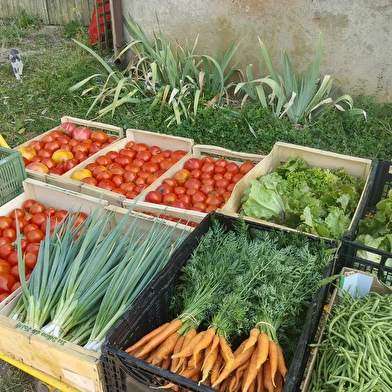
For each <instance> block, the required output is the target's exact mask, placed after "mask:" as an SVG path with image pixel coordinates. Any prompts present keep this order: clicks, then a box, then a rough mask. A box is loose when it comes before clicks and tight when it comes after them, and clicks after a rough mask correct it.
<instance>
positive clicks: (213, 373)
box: [210, 347, 223, 384]
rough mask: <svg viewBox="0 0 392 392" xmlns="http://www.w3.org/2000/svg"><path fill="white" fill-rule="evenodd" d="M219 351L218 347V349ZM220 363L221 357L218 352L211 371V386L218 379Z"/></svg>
mask: <svg viewBox="0 0 392 392" xmlns="http://www.w3.org/2000/svg"><path fill="white" fill-rule="evenodd" d="M218 350H219V347H218ZM222 362H223V357H222V355H221V353H220V352H219V351H218V356H217V358H216V361H215V364H214V367H213V368H212V369H211V377H210V378H211V384H213V383H214V382H215V381H216V380H217V379H218V377H219V373H220V370H221V366H222Z"/></svg>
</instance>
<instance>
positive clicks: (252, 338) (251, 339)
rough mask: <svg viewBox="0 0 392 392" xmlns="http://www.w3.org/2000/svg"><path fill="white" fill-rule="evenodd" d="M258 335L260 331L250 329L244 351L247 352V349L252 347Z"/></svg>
mask: <svg viewBox="0 0 392 392" xmlns="http://www.w3.org/2000/svg"><path fill="white" fill-rule="evenodd" d="M259 335H260V330H259V329H258V328H252V329H251V330H250V332H249V338H248V341H247V343H246V344H245V347H244V350H243V351H245V350H247V349H248V348H249V347H251V346H254V345H255V344H256V343H257V338H258V337H259Z"/></svg>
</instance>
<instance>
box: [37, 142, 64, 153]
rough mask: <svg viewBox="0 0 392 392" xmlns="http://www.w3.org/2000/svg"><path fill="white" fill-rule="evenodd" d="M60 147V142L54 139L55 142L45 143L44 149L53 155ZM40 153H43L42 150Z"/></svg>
mask: <svg viewBox="0 0 392 392" xmlns="http://www.w3.org/2000/svg"><path fill="white" fill-rule="evenodd" d="M60 146H61V142H60V141H58V140H56V139H55V140H52V141H51V142H47V143H45V145H44V149H45V150H49V151H52V153H53V152H55V151H56V150H58V149H59V148H60ZM41 151H43V150H41Z"/></svg>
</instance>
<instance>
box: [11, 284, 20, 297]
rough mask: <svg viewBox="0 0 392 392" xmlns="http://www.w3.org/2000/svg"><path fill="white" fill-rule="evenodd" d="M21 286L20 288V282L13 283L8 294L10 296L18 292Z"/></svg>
mask: <svg viewBox="0 0 392 392" xmlns="http://www.w3.org/2000/svg"><path fill="white" fill-rule="evenodd" d="M21 286H22V283H20V282H15V283H14V284H13V285H12V287H11V291H10V293H11V294H12V293H13V292H14V291H16V290H18V288H19V287H21Z"/></svg>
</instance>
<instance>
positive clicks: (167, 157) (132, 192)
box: [71, 141, 187, 199]
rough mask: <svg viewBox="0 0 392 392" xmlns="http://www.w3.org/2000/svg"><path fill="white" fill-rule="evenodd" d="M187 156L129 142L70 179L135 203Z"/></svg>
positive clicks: (175, 151)
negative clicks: (144, 192) (146, 189)
mask: <svg viewBox="0 0 392 392" xmlns="http://www.w3.org/2000/svg"><path fill="white" fill-rule="evenodd" d="M186 154H187V152H186V151H184V150H174V151H173V150H168V149H167V150H162V149H161V148H160V147H158V146H155V145H154V146H149V145H147V144H146V143H141V142H140V143H136V142H135V141H128V142H126V143H125V144H124V146H123V148H121V149H119V150H118V151H115V150H111V151H108V152H107V153H106V154H105V155H99V156H98V157H97V158H96V159H95V160H94V162H90V163H88V164H87V165H86V166H85V167H83V169H78V170H75V171H74V172H73V173H72V176H71V178H72V179H74V180H76V181H82V182H84V183H86V184H90V185H94V186H97V187H99V188H102V189H105V190H109V191H112V192H115V193H119V194H121V195H123V196H125V197H126V198H127V199H134V198H135V197H137V196H138V195H139V194H140V193H141V192H142V191H143V190H144V189H145V188H147V187H148V186H149V185H151V184H152V183H153V182H154V181H156V180H157V179H158V178H159V177H160V176H161V175H162V174H163V173H165V172H166V171H167V170H168V169H170V168H171V167H172V166H173V165H174V164H176V163H177V162H178V161H179V160H180V159H181V158H183V157H184V156H185V155H186Z"/></svg>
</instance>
